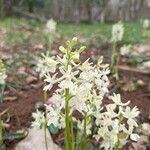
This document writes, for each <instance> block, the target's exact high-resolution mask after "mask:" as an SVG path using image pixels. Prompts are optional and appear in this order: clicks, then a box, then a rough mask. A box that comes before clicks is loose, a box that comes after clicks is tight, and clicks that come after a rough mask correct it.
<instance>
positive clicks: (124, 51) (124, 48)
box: [120, 44, 132, 56]
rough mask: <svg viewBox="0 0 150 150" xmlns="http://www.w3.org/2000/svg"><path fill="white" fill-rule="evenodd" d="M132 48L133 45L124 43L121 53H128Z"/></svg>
mask: <svg viewBox="0 0 150 150" xmlns="http://www.w3.org/2000/svg"><path fill="white" fill-rule="evenodd" d="M131 48H132V45H130V44H129V45H123V46H122V47H121V48H120V54H121V55H123V56H124V55H128V54H129V52H130V51H131Z"/></svg>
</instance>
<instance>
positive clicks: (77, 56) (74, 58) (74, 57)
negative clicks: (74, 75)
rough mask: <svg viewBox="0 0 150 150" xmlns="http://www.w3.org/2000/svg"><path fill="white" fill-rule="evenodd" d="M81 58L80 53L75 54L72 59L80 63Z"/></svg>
mask: <svg viewBox="0 0 150 150" xmlns="http://www.w3.org/2000/svg"><path fill="white" fill-rule="evenodd" d="M79 57H80V55H79V53H78V52H75V53H74V54H73V56H72V59H73V61H79Z"/></svg>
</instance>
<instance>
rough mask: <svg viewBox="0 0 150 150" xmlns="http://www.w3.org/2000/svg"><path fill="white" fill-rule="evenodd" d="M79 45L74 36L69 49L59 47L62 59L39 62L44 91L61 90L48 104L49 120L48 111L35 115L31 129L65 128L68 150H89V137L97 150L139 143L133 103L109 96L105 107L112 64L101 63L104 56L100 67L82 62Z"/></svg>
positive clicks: (46, 59)
mask: <svg viewBox="0 0 150 150" xmlns="http://www.w3.org/2000/svg"><path fill="white" fill-rule="evenodd" d="M76 44H77V38H76V37H75V38H73V39H72V40H71V41H67V42H66V47H63V46H60V47H59V50H60V52H61V53H63V57H60V56H58V55H57V56H53V57H48V56H45V55H42V58H40V59H39V62H38V69H37V71H38V72H39V74H40V76H41V77H43V78H44V81H45V82H46V85H45V87H44V91H51V90H52V88H53V86H57V87H58V88H57V89H56V90H55V92H54V93H53V95H52V97H51V98H50V99H49V101H48V102H47V104H45V109H46V117H45V112H41V111H38V110H37V112H35V113H33V118H34V122H33V123H32V126H33V127H38V128H42V127H45V126H49V125H51V124H53V125H54V126H55V127H58V128H59V129H64V135H65V139H64V143H65V150H87V149H88V146H89V141H90V138H93V139H95V141H97V147H98V149H101V148H104V149H105V150H110V149H115V150H119V148H120V147H121V146H122V145H123V144H124V143H125V141H126V140H127V139H129V138H130V139H131V140H133V141H137V139H138V138H139V136H138V135H137V134H136V133H134V129H135V127H137V126H138V125H137V122H136V117H137V116H138V115H139V113H140V112H139V110H138V108H137V107H136V106H135V107H134V108H133V109H131V108H130V107H129V106H128V105H129V103H130V101H128V102H126V103H123V102H122V101H121V97H120V95H119V94H113V95H112V96H109V98H110V104H108V105H103V99H104V96H105V95H108V92H109V90H108V86H109V83H110V81H109V79H108V77H107V76H108V74H109V73H110V70H109V65H107V64H103V63H102V61H103V57H100V59H99V60H98V62H97V64H93V63H92V62H91V61H90V59H87V60H86V61H84V62H83V63H81V62H80V54H81V53H82V51H84V50H85V47H84V46H82V47H81V48H79V49H76ZM75 112H77V113H79V114H80V116H81V117H77V116H76V115H75ZM47 149H48V148H47Z"/></svg>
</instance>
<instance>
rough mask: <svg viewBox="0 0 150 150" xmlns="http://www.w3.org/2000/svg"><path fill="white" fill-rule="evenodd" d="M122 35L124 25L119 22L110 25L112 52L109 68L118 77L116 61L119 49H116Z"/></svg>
mask: <svg viewBox="0 0 150 150" xmlns="http://www.w3.org/2000/svg"><path fill="white" fill-rule="evenodd" d="M123 35H124V25H123V24H122V23H121V22H119V23H117V24H114V25H113V27H112V38H111V41H112V54H111V70H112V74H113V75H114V77H115V78H116V80H118V79H119V73H118V62H119V51H118V50H117V44H118V42H120V41H122V39H123Z"/></svg>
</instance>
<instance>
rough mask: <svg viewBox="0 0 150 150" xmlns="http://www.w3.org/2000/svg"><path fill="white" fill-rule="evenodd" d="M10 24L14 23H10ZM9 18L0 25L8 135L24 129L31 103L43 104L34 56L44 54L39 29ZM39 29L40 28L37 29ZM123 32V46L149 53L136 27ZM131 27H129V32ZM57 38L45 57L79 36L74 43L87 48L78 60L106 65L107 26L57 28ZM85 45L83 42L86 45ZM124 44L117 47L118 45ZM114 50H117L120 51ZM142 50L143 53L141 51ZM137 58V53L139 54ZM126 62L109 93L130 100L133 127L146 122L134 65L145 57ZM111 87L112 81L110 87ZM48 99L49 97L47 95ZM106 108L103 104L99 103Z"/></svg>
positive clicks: (149, 84) (148, 85)
mask: <svg viewBox="0 0 150 150" xmlns="http://www.w3.org/2000/svg"><path fill="white" fill-rule="evenodd" d="M13 21H14V23H13ZM13 21H10V19H8V20H6V21H0V57H1V58H2V59H3V60H4V61H5V64H6V68H7V74H8V78H7V86H6V91H5V93H4V102H3V103H1V104H0V112H2V111H4V110H5V109H8V112H7V115H6V116H4V119H6V120H7V117H8V116H9V121H8V120H7V123H8V124H9V125H10V127H9V129H8V130H10V131H17V130H22V129H26V128H28V127H30V125H31V121H32V116H31V115H32V112H34V111H35V107H36V104H37V103H38V102H40V101H43V82H42V81H41V80H39V78H38V74H37V73H36V72H35V67H36V61H35V56H38V55H39V54H40V53H41V52H45V51H46V49H47V43H46V42H45V41H44V39H43V37H42V36H41V32H39V31H40V29H41V28H43V27H41V25H39V24H38V25H37V23H36V22H34V21H30V22H28V23H27V22H26V21H25V20H24V19H21V20H18V19H13ZM39 26H40V27H39ZM126 26H127V33H126V35H125V39H124V43H125V44H128V43H131V44H132V45H136V46H135V49H136V48H137V49H138V48H139V47H140V46H141V45H142V48H141V49H144V48H145V47H146V48H145V49H149V51H150V37H147V36H146V37H143V35H142V34H141V32H142V31H140V30H141V28H140V23H139V24H138V23H137V24H136V25H135V24H133V23H131V24H126ZM133 27H134V28H133ZM57 30H58V34H57V36H56V40H55V41H54V44H53V46H52V51H51V54H58V53H59V51H58V47H59V46H60V45H62V44H63V43H64V41H65V40H66V39H71V37H73V36H77V37H79V42H80V44H82V45H83V44H84V45H86V46H87V50H86V51H85V52H84V53H83V54H82V55H81V58H82V60H86V59H87V58H89V57H90V58H91V59H92V60H93V61H96V60H97V58H98V56H101V55H103V56H104V62H106V63H110V54H111V45H110V43H109V38H110V35H111V25H99V26H98V24H96V25H93V26H92V25H86V24H81V25H69V24H68V25H66V24H65V25H64V24H58V29H57ZM87 41H88V42H87ZM124 43H120V45H123V44H124ZM120 45H119V46H120ZM143 47H144V48H143ZM139 55H140V56H141V53H140V54H139ZM139 55H138V56H137V55H136V57H132V58H129V56H122V57H121V59H120V64H119V66H120V70H119V74H120V85H121V86H120V88H119V89H115V88H113V90H111V91H110V92H111V93H112V92H116V93H120V94H121V96H122V99H123V100H131V107H133V106H135V105H136V106H137V107H138V108H139V109H140V111H141V114H140V116H139V118H138V119H139V123H140V124H141V123H144V122H147V123H148V122H150V78H149V75H150V72H149V71H145V70H144V71H142V70H141V69H138V67H137V66H139V65H140V63H141V62H142V61H144V60H141V59H145V58H147V57H150V55H148V54H147V52H145V53H144V52H143V53H142V56H143V57H144V58H143V57H142V58H141V57H139ZM114 85H115V83H114V82H113V81H112V84H111V87H115V86H114ZM49 95H52V91H50V93H49ZM104 101H105V103H109V100H107V99H106V100H104ZM53 138H54V141H55V142H56V143H58V144H59V142H60V139H59V138H62V137H60V136H59V135H58V136H54V137H53ZM17 142H18V141H6V146H7V149H8V150H13V148H14V146H15V144H16V143H17Z"/></svg>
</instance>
